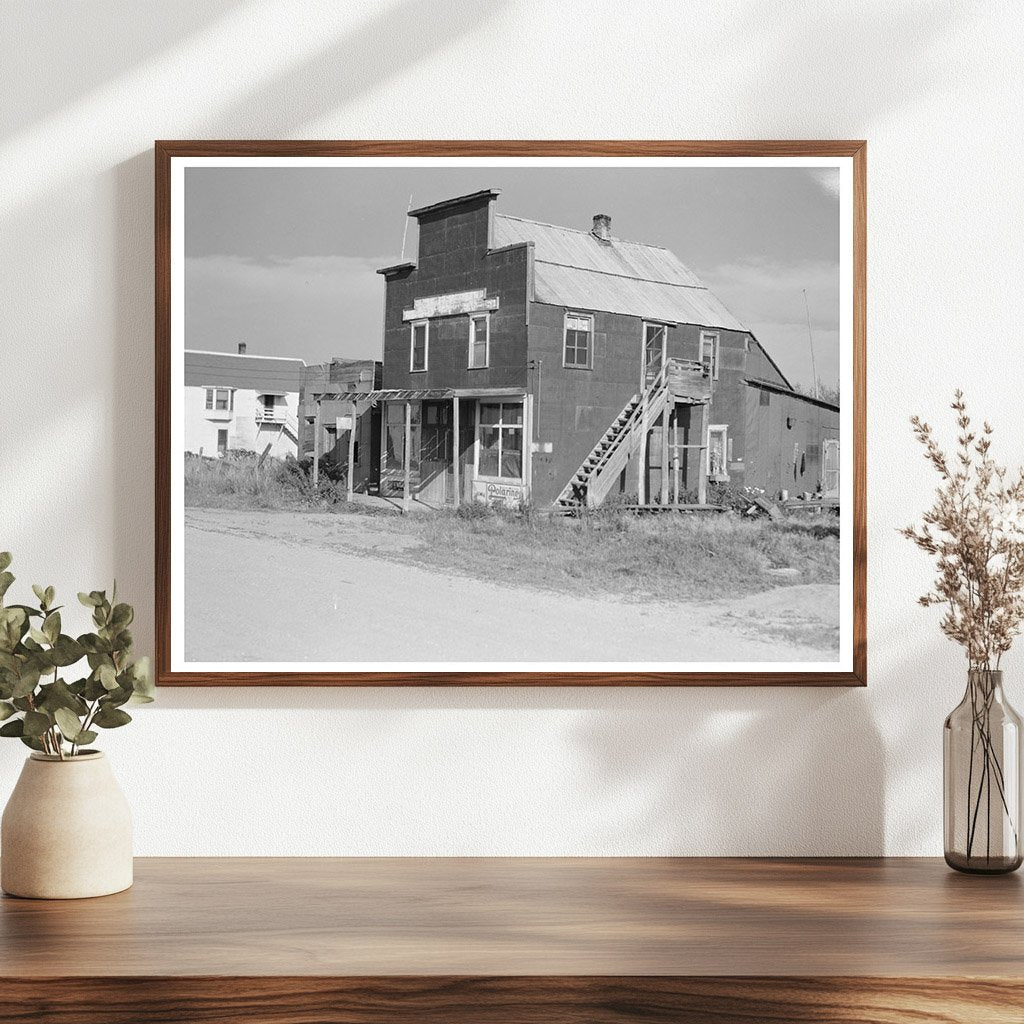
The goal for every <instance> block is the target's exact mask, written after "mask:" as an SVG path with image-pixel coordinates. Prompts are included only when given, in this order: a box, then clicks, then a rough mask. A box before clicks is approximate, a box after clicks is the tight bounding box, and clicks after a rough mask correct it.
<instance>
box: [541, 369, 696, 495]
mask: <svg viewBox="0 0 1024 1024" xmlns="http://www.w3.org/2000/svg"><path fill="white" fill-rule="evenodd" d="M710 399H711V386H710V381H709V380H708V376H707V372H706V369H705V368H704V367H703V366H702V365H701V364H700V363H689V362H686V361H683V360H677V359H669V360H667V362H666V363H665V365H664V366H663V367H662V368H661V370H660V371H659V372H658V374H657V375H656V376H655V377H654V378H653V379H652V380H650V381H649V383H648V384H647V387H646V388H645V389H644V390H643V392H642V393H641V394H639V395H634V396H633V397H632V398H631V399H630V400H629V401H628V402H627V403H626V404H625V406H624V407H623V409H622V412H620V413H619V415H618V416H616V417H615V420H614V421H613V422H612V424H611V426H609V427H608V429H607V430H606V431H605V432H604V434H603V435H602V436H601V438H600V440H599V441H598V442H597V444H595V445H594V447H593V449H592V450H591V452H590V454H589V455H588V456H587V457H586V459H585V460H584V461H583V464H582V465H581V466H580V468H579V469H578V470H577V471H576V473H575V474H574V475H573V478H572V479H571V480H570V481H569V482H568V483H567V484H566V485H565V487H564V488H562V491H561V493H560V494H559V495H558V497H557V498H556V499H555V508H556V509H563V510H565V511H566V512H570V511H573V510H575V509H579V508H583V507H587V508H590V507H593V506H595V505H600V504H601V502H602V501H603V500H604V499H605V497H607V495H608V492H609V491H610V490H611V489H612V487H613V486H614V485H615V483H616V482H617V481H618V479H619V477H620V476H621V474H622V471H623V469H625V467H626V463H627V462H628V461H629V459H630V456H632V455H633V454H635V453H636V452H638V451H639V450H640V449H641V447H642V446H643V442H644V438H645V436H646V434H647V431H648V430H649V428H650V427H651V425H653V424H654V423H655V422H656V421H657V419H658V417H659V416H662V415H663V414H664V415H665V416H666V418H667V415H668V411H669V410H670V409H671V408H672V406H673V405H674V404H675V403H676V402H684V403H687V404H703V403H706V402H709V401H710Z"/></svg>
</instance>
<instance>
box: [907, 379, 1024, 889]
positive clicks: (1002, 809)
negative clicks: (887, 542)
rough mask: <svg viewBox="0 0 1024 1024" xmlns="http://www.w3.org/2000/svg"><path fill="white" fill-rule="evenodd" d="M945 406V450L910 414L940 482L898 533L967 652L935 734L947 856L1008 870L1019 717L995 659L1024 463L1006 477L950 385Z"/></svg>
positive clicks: (1013, 633)
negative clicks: (927, 569)
mask: <svg viewBox="0 0 1024 1024" xmlns="http://www.w3.org/2000/svg"><path fill="white" fill-rule="evenodd" d="M952 409H953V411H954V412H955V413H956V423H957V428H958V430H959V434H958V437H957V447H956V450H955V453H954V454H953V455H952V456H948V455H947V454H946V453H945V452H944V451H943V450H942V449H941V448H940V447H939V445H938V443H937V442H936V440H935V438H934V436H933V434H932V428H931V427H930V426H929V425H928V424H927V423H925V422H923V421H922V420H921V419H920V418H919V417H917V416H915V417H913V418H912V419H911V423H912V425H913V428H914V434H915V436H916V437H917V439H918V441H920V442H921V444H922V445H924V448H925V453H926V457H927V458H928V461H929V462H931V464H932V465H933V466H934V467H935V469H936V471H937V472H938V474H939V476H940V478H941V484H940V485H939V487H938V489H937V491H936V494H935V501H934V504H933V505H932V507H931V508H930V509H929V510H928V511H926V512H925V513H924V515H923V516H922V525H921V526H919V527H914V526H908V527H906V528H905V529H903V530H902V531H901V532H902V534H903V536H905V537H907V538H908V539H910V540H911V541H913V542H914V543H915V544H916V545H917V546H918V547H919V548H920V549H921V550H922V551H924V552H926V553H927V554H929V555H932V556H934V557H935V559H936V568H937V569H938V576H937V578H936V580H935V583H934V585H933V587H932V589H931V590H929V591H928V592H927V593H926V594H924V595H922V596H921V597H920V598H919V599H918V600H919V602H920V604H922V605H924V606H925V607H931V606H932V605H939V606H941V607H942V608H943V609H944V612H943V616H942V619H941V621H940V626H941V628H942V632H943V633H945V635H946V636H947V637H949V638H950V639H951V640H954V641H956V642H957V643H958V644H960V645H961V646H962V647H963V648H964V652H965V653H966V655H967V664H968V684H967V693H966V694H965V697H964V701H963V702H962V703H961V705H960V708H958V709H957V710H955V711H954V712H953V713H952V714H951V715H950V717H949V718H948V719H947V720H946V728H945V733H944V736H945V741H944V747H945V751H946V753H945V759H946V760H945V768H946V771H945V776H946V859H947V861H948V862H949V863H950V864H951V865H952V866H953V867H957V868H959V869H961V870H968V871H995V870H1014V869H1015V868H1016V866H1018V865H1019V864H1020V842H1019V834H1018V829H1017V821H1018V820H1019V816H1020V812H1019V806H1018V805H1019V797H1018V796H1017V789H1018V785H1017V777H1018V771H1019V765H1018V764H1017V761H1018V759H1019V750H1018V746H1017V739H1016V737H1017V733H1018V731H1019V729H1017V728H1014V727H1013V726H1012V725H1009V726H1008V724H1007V723H1008V720H1009V722H1011V723H1012V722H1013V721H1014V720H1016V721H1017V726H1018V727H1019V720H1017V719H1016V714H1015V713H1014V712H1013V711H1012V709H1009V708H1008V706H1007V705H1005V703H1004V702H1003V699H1002V690H1001V685H1000V679H1001V672H1000V661H1001V659H1002V656H1003V655H1004V654H1005V653H1006V652H1007V651H1008V650H1009V649H1010V647H1011V646H1012V644H1013V641H1014V639H1015V638H1016V637H1017V636H1018V634H1019V633H1020V632H1021V624H1022V621H1024V469H1022V470H1019V471H1018V473H1017V474H1016V475H1010V474H1008V472H1007V469H1006V467H1005V466H1000V465H997V464H996V462H995V461H994V460H993V458H992V456H991V454H990V449H991V446H992V427H991V426H990V425H989V424H988V423H985V424H984V425H983V427H982V429H981V431H980V433H979V432H978V431H976V430H974V429H972V425H971V418H970V416H969V415H968V413H967V405H966V403H965V402H964V397H963V393H962V392H961V391H960V390H959V389H958V390H957V391H956V393H955V397H954V400H953V403H952ZM1011 733H1012V737H1013V738H1012V739H1011V738H1010V735H1011ZM983 807H984V808H985V813H984V814H982V813H981V811H982V808H983ZM993 812H994V813H993ZM997 864H998V865H1001V866H996V865H997Z"/></svg>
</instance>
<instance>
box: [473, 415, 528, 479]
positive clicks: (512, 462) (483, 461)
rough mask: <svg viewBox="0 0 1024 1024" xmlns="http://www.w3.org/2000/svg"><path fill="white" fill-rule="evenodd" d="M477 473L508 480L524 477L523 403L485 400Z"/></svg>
mask: <svg viewBox="0 0 1024 1024" xmlns="http://www.w3.org/2000/svg"><path fill="white" fill-rule="evenodd" d="M478 422H479V424H480V425H479V427H478V428H477V446H478V448H479V453H480V454H479V462H478V464H477V475H478V476H485V477H497V478H501V479H506V480H522V478H523V403H522V402H481V403H480V416H479V420H478Z"/></svg>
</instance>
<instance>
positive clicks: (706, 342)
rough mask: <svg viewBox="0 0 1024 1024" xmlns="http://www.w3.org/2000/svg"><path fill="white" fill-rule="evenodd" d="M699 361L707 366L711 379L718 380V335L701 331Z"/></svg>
mask: <svg viewBox="0 0 1024 1024" xmlns="http://www.w3.org/2000/svg"><path fill="white" fill-rule="evenodd" d="M700 361H701V362H702V363H703V364H704V365H705V366H706V367H707V368H708V375H709V376H710V377H711V379H712V380H718V335H717V334H715V333H713V332H711V331H701V334H700Z"/></svg>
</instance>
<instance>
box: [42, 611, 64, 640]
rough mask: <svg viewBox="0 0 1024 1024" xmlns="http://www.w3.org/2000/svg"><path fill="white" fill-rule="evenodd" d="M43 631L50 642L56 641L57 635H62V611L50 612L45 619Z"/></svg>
mask: <svg viewBox="0 0 1024 1024" xmlns="http://www.w3.org/2000/svg"><path fill="white" fill-rule="evenodd" d="M42 629H43V632H44V633H45V634H46V639H47V640H49V641H50V643H51V644H52V643H56V642H57V637H59V636H60V612H50V614H49V615H47V616H46V618H45V619H43V626H42Z"/></svg>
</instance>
